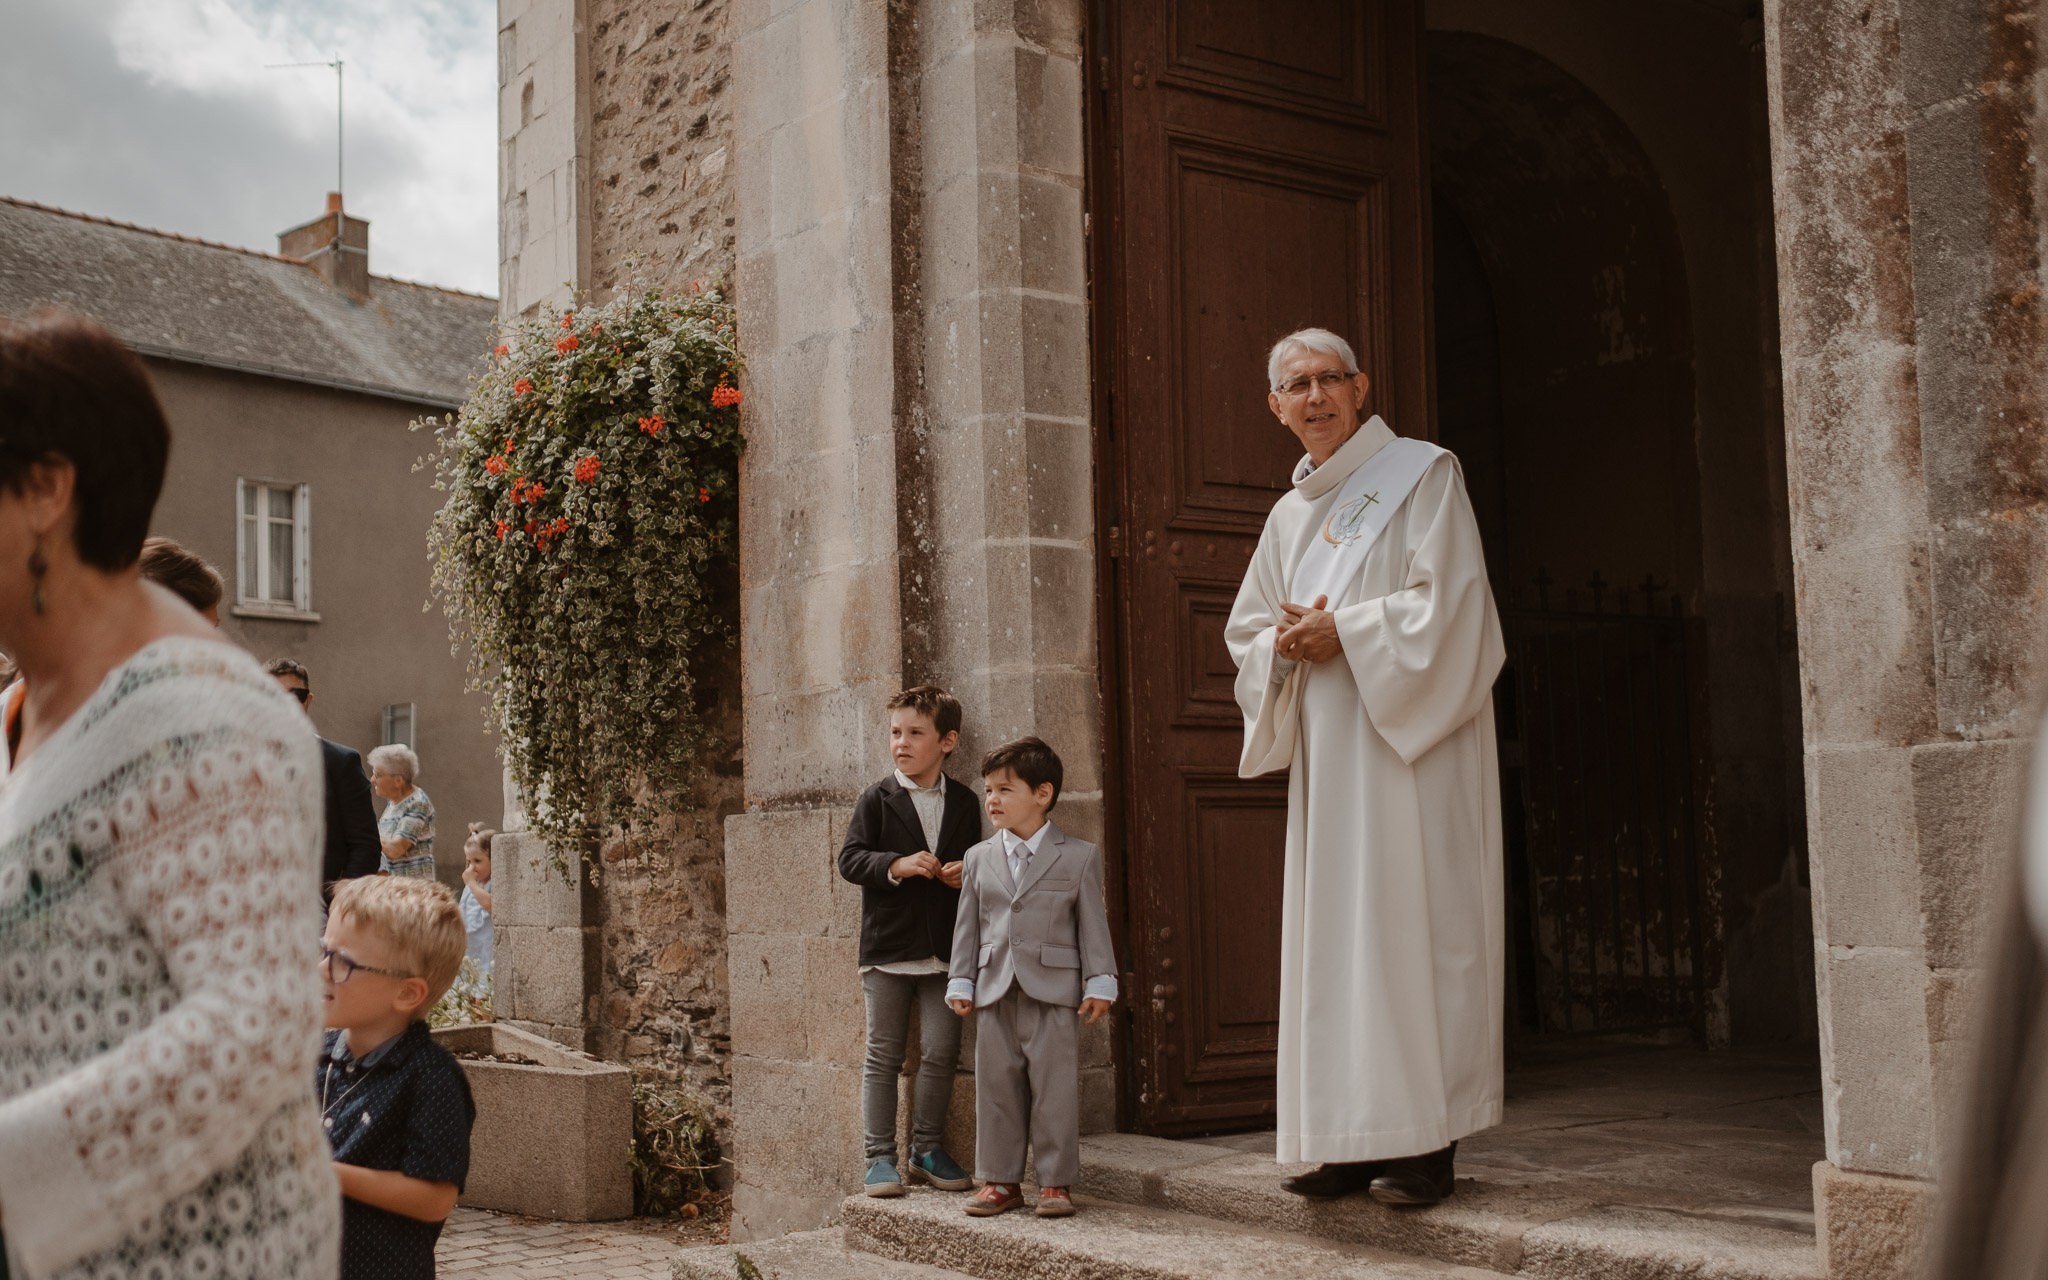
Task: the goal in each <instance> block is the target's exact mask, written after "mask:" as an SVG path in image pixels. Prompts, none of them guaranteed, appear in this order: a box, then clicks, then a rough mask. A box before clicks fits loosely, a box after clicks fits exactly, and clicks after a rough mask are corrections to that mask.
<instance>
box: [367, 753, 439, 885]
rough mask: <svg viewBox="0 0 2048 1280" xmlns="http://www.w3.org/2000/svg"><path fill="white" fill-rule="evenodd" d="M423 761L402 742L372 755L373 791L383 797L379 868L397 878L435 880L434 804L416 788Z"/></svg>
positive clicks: (379, 824) (371, 785) (378, 835)
mask: <svg viewBox="0 0 2048 1280" xmlns="http://www.w3.org/2000/svg"><path fill="white" fill-rule="evenodd" d="M419 771H420V758H419V757H418V756H416V755H414V754H413V753H412V748H411V747H408V746H406V745H405V744H404V743H402V742H398V743H390V744H387V745H385V746H381V747H378V748H377V749H376V750H374V751H372V752H370V787H371V789H372V790H374V791H375V792H376V793H377V794H378V795H380V796H383V797H384V802H385V803H384V816H383V817H381V818H379V819H377V838H378V840H379V841H381V842H382V843H383V845H384V859H383V864H382V865H381V866H380V867H379V868H378V869H379V870H381V871H388V872H390V873H391V874H392V875H394V876H419V877H420V878H422V879H425V880H431V879H433V878H434V802H433V801H432V800H429V799H427V793H426V792H424V791H422V790H420V789H419V788H418V787H416V786H414V785H413V782H412V780H413V779H414V778H415V777H417V776H418V775H419Z"/></svg>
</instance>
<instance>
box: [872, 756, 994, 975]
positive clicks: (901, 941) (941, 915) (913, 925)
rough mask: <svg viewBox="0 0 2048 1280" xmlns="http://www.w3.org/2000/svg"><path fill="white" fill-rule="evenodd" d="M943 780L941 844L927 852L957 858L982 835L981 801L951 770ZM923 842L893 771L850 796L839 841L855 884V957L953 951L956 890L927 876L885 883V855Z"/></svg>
mask: <svg viewBox="0 0 2048 1280" xmlns="http://www.w3.org/2000/svg"><path fill="white" fill-rule="evenodd" d="M940 776H941V777H944V775H943V774H942V775H940ZM945 784H946V810H945V814H944V816H943V817H942V818H941V819H940V824H939V847H938V848H936V849H932V850H931V852H932V853H934V854H936V855H937V856H938V859H939V861H940V862H942V863H943V862H958V861H960V859H961V858H963V857H965V856H967V850H968V849H969V848H971V847H972V846H973V845H974V843H975V841H977V840H979V839H981V806H980V805H979V804H977V803H976V802H975V798H974V792H973V791H972V790H971V789H969V788H968V787H966V786H965V785H963V784H961V783H959V782H955V781H954V780H953V779H951V778H945ZM928 845H929V842H928V841H927V840H926V839H925V835H924V825H923V824H922V823H920V822H919V821H918V819H917V806H916V805H915V804H913V803H912V802H911V799H910V793H909V792H908V791H905V790H904V789H903V784H902V783H899V782H897V781H896V775H895V773H894V772H891V773H890V774H889V776H888V777H886V778H884V779H882V780H881V781H880V782H877V783H876V784H875V785H874V786H872V787H869V788H868V789H867V790H866V791H863V792H861V793H860V799H858V800H856V801H854V804H853V821H852V822H849V823H848V824H847V825H846V841H845V843H844V844H842V845H840V847H839V874H840V875H842V876H844V877H845V878H846V879H847V880H850V881H852V882H853V883H854V884H857V885H859V886H860V963H862V964H864V965H868V964H894V963H896V962H897V961H899V960H923V959H927V958H936V959H938V960H939V961H940V962H941V963H943V962H945V961H947V960H950V959H951V958H952V955H953V914H954V911H955V910H956V909H957V908H958V906H959V903H960V891H959V890H958V889H955V888H953V887H951V886H950V885H948V884H946V883H945V882H944V881H943V880H937V879H927V878H926V877H924V876H911V877H910V878H909V879H906V880H905V881H903V883H901V884H890V883H889V864H890V863H892V862H894V861H896V859H898V858H902V857H906V856H908V855H910V854H913V853H917V852H918V851H920V850H922V849H925V848H927V847H928Z"/></svg>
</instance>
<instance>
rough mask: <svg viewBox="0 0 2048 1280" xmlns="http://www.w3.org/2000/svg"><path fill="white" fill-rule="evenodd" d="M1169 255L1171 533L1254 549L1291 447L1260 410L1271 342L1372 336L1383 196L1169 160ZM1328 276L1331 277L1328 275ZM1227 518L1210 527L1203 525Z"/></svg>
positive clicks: (1372, 358) (1383, 251)
mask: <svg viewBox="0 0 2048 1280" xmlns="http://www.w3.org/2000/svg"><path fill="white" fill-rule="evenodd" d="M1172 160H1173V166H1174V179H1175V180H1174V184H1173V194H1174V207H1173V227H1174V231H1175V233H1176V234H1175V236H1174V252H1175V257H1176V259H1177V261H1178V265H1179V267H1180V279H1179V281H1178V283H1179V286H1180V288H1179V298H1178V308H1177V309H1178V313H1179V314H1178V316H1177V323H1176V324H1175V326H1174V328H1173V330H1172V332H1171V334H1170V335H1169V342H1170V343H1171V347H1172V349H1173V350H1174V352H1175V355H1176V359H1175V361H1174V364H1175V366H1176V367H1177V368H1178V369H1179V370H1180V374H1181V384H1180V394H1179V396H1178V398H1177V400H1176V403H1175V408H1176V411H1177V412H1178V414H1179V416H1180V422H1179V423H1177V424H1175V429H1174V431H1173V433H1172V434H1173V438H1174V439H1175V440H1176V441H1178V442H1179V443H1180V445H1181V449H1182V468H1183V470H1182V475H1183V484H1184V485H1185V492H1186V498H1185V502H1184V506H1183V509H1182V510H1181V511H1178V512H1175V513H1174V514H1173V516H1172V517H1170V519H1171V520H1172V521H1173V522H1174V523H1177V524H1181V525H1184V526H1186V527H1193V528H1221V529H1224V530H1234V531H1238V532H1244V533H1249V534H1251V535H1252V536H1253V537H1257V535H1258V532H1259V529H1260V528H1261V527H1263V526H1264V524H1265V521H1266V513H1267V512H1268V511H1270V510H1272V507H1273V503H1274V502H1275V501H1276V500H1277V499H1278V498H1279V496H1280V495H1281V494H1282V493H1284V492H1286V487H1287V477H1288V475H1289V473H1290V472H1291V471H1292V469H1293V467H1294V464H1295V463H1296V461H1298V460H1299V459H1300V457H1301V446H1300V445H1299V443H1297V442H1296V441H1295V439H1294V437H1293V436H1291V435H1289V434H1288V433H1287V432H1286V431H1285V430H1284V429H1282V428H1281V427H1280V424H1279V423H1278V422H1277V421H1275V420H1274V418H1273V416H1272V412H1271V410H1270V409H1269V408H1268V407H1267V405H1266V386H1265V379H1264V377H1263V372H1264V368H1265V355H1266V350H1267V348H1268V347H1270V346H1271V345H1272V342H1273V338H1274V337H1275V336H1276V335H1278V334H1282V333H1287V332H1290V331H1292V330H1295V329H1302V328H1307V327H1310V326H1315V327H1318V328H1326V329H1332V330H1335V331H1337V332H1339V333H1368V334H1370V333H1385V332H1386V331H1387V328H1388V325H1389V323H1390V315H1389V310H1390V309H1389V299H1388V296H1387V289H1386V282H1385V280H1384V279H1383V278H1382V277H1383V273H1381V272H1379V271H1376V270H1375V269H1374V268H1375V266H1376V265H1377V264H1378V263H1380V262H1383V261H1384V260H1385V259H1386V258H1387V256H1388V244H1387V229H1386V228H1387V219H1386V212H1385V207H1386V199H1385V196H1386V188H1385V184H1384V183H1383V182H1382V181H1381V180H1380V178H1379V176H1378V175H1376V174H1371V173H1368V172H1364V171H1354V172H1353V173H1350V174H1345V175H1335V174H1332V173H1330V172H1328V170H1327V169H1326V168H1325V169H1324V170H1323V171H1322V172H1320V173H1318V174H1317V175H1315V176H1314V177H1313V178H1310V177H1308V176H1306V175H1305V174H1304V173H1303V170H1302V167H1301V165H1300V164H1299V163H1294V164H1276V163H1274V158H1273V157H1271V156H1266V157H1257V158H1254V157H1253V156H1251V155H1249V154H1245V153H1239V154H1237V155H1229V154H1226V153H1221V152H1218V151H1216V150H1213V149H1209V148H1203V149H1199V150H1198V149H1195V148H1193V147H1189V146H1184V145H1181V146H1176V147H1175V148H1174V151H1173V156H1172ZM1333 268H1334V269H1333ZM1385 346H1386V344H1385V343H1379V344H1375V343H1373V342H1371V341H1370V340H1368V341H1367V342H1366V343H1365V344H1364V349H1363V350H1361V351H1360V353H1359V358H1360V362H1361V366H1362V367H1363V368H1364V369H1365V371H1366V373H1368V374H1369V375H1371V376H1372V380H1373V383H1374V384H1375V385H1378V384H1379V383H1380V381H1381V378H1382V376H1383V375H1384V374H1385V372H1386V369H1387V364H1388V360H1389V355H1388V352H1387V351H1386V350H1385ZM1221 513H1229V514H1230V515H1232V516H1237V517H1241V518H1236V519H1231V518H1226V519H1224V520H1223V521H1222V523H1221V524H1220V525H1219V524H1217V523H1216V521H1215V518H1214V517H1215V516H1216V515H1218V514H1221Z"/></svg>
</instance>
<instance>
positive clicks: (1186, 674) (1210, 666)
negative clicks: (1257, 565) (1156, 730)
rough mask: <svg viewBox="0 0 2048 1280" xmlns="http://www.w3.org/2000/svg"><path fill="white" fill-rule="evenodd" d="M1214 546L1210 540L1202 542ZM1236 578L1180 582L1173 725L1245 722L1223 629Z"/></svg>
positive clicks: (1234, 594) (1234, 597) (1194, 726)
mask: <svg viewBox="0 0 2048 1280" xmlns="http://www.w3.org/2000/svg"><path fill="white" fill-rule="evenodd" d="M1205 545H1207V546H1211V547H1213V546H1215V545H1216V544H1215V543H1214V542H1209V543H1207V544H1205ZM1237 586H1238V584H1237V583H1235V582H1201V581H1196V582H1186V581H1184V582H1182V583H1181V584H1180V611H1179V612H1180V617H1179V623H1180V625H1179V626H1177V627H1176V628H1175V629H1174V636H1173V640H1174V648H1175V649H1176V650H1177V653H1176V655H1175V656H1176V657H1177V658H1178V659H1179V667H1180V700H1179V705H1178V706H1177V707H1176V708H1175V709H1174V716H1173V727H1174V728H1176V729H1199V728H1215V727H1217V726H1222V727H1225V728H1236V727H1237V726H1239V725H1242V724H1243V723H1244V713H1243V712H1242V711H1240V710H1238V707H1237V664H1236V663H1234V662H1232V661H1231V660H1230V646H1229V645H1227V644H1225V643H1224V640H1223V629H1224V627H1225V626H1226V625H1228V623H1229V622H1230V609H1231V606H1232V605H1234V604H1235V603H1237Z"/></svg>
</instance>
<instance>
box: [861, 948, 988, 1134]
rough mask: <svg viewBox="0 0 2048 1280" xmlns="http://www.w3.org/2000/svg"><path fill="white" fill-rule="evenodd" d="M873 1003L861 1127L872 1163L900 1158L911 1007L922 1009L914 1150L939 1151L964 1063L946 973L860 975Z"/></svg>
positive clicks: (912, 1116) (863, 1076)
mask: <svg viewBox="0 0 2048 1280" xmlns="http://www.w3.org/2000/svg"><path fill="white" fill-rule="evenodd" d="M860 989H861V991H862V992H863V993H864V994H866V996H867V1002H868V1055H867V1065H866V1067H865V1069H864V1070H863V1071H862V1073H861V1092H860V1101H861V1105H860V1110H861V1123H862V1125H863V1126H864V1127H865V1128H866V1129H867V1150H868V1159H870V1160H873V1159H874V1158H875V1157H877V1156H889V1157H891V1158H892V1159H893V1158H894V1157H895V1155H896V1088H897V1077H899V1076H900V1075H901V1074H902V1073H903V1048H904V1041H905V1040H906V1039H907V1038H908V1037H909V1035H910V1007H911V1005H913V1004H915V1005H916V1006H917V1009H918V1034H917V1038H918V1041H919V1044H920V1047H921V1053H920V1056H921V1058H922V1061H920V1062H919V1063H918V1068H917V1095H916V1098H915V1100H914V1101H913V1103H912V1109H911V1113H910V1150H911V1154H913V1155H923V1154H924V1153H925V1152H927V1151H930V1150H932V1149H933V1148H935V1147H937V1146H938V1145H939V1138H940V1136H941V1135H942V1134H943V1133H944V1132H945V1128H946V1104H947V1103H949V1102H951V1101H952V1098H953V1070H954V1068H955V1067H956V1066H958V1065H959V1062H960V1024H961V1022H962V1021H964V1019H962V1018H961V1017H960V1015H958V1014H956V1013H954V1012H953V1011H952V1010H951V1009H950V1008H948V1007H946V975H945V974H943V973H914V974H913V973H883V972H881V971H879V970H875V971H871V972H868V973H864V974H862V975H860Z"/></svg>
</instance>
